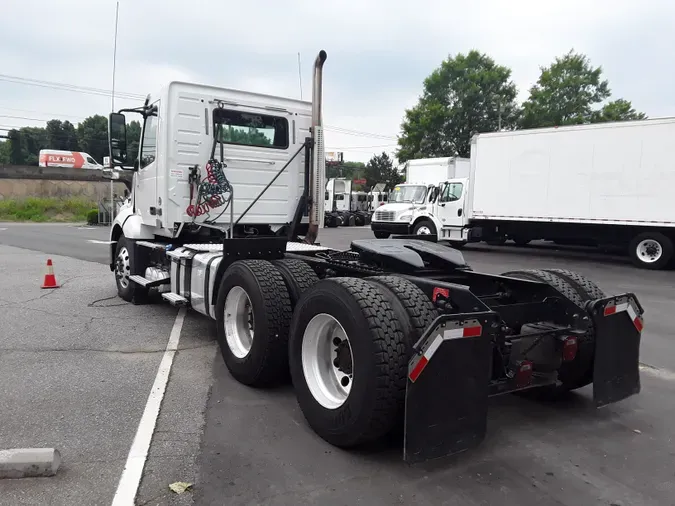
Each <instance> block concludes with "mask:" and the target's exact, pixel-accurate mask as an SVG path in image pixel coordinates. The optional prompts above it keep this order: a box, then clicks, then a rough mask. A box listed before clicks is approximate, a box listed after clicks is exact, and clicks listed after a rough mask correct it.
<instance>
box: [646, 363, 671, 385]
mask: <svg viewBox="0 0 675 506" xmlns="http://www.w3.org/2000/svg"><path fill="white" fill-rule="evenodd" d="M640 371H642V372H646V373H647V374H649V375H650V376H654V377H655V378H661V379H663V380H667V381H675V372H673V371H669V370H668V369H659V368H658V367H654V366H652V365H647V364H640Z"/></svg>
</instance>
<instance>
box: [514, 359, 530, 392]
mask: <svg viewBox="0 0 675 506" xmlns="http://www.w3.org/2000/svg"><path fill="white" fill-rule="evenodd" d="M514 379H515V381H516V386H517V387H518V388H522V387H526V386H527V385H529V384H530V382H531V381H532V362H530V361H529V360H523V361H522V362H519V363H518V365H517V369H516V375H515V377H514Z"/></svg>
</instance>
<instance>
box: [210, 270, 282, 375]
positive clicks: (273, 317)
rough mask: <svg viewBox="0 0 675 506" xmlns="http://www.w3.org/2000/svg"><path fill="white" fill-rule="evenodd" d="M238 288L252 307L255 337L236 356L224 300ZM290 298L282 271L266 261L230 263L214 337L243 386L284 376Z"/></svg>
mask: <svg viewBox="0 0 675 506" xmlns="http://www.w3.org/2000/svg"><path fill="white" fill-rule="evenodd" d="M237 286H238V287H241V288H243V289H244V291H245V292H246V295H247V296H248V300H249V303H250V305H251V309H252V310H253V325H254V337H253V340H252V344H251V347H250V350H249V351H248V353H247V354H246V355H245V356H243V357H237V356H236V355H235V354H234V353H233V352H232V349H231V348H230V346H229V345H228V342H227V336H226V330H225V301H226V299H227V295H228V293H230V291H231V290H232V289H233V288H234V287H237ZM291 315H292V309H291V300H290V296H289V294H288V290H287V289H286V285H285V283H284V279H283V277H282V275H281V273H280V272H279V271H278V270H277V269H276V267H274V265H272V264H271V263H270V262H268V261H266V260H239V261H237V262H234V263H233V264H232V265H230V266H229V267H228V268H227V270H226V271H225V274H224V275H223V279H222V281H221V283H220V289H219V290H218V300H217V302H216V323H217V328H218V331H217V338H218V344H219V345H220V352H221V354H222V355H223V359H224V360H225V365H226V366H227V369H228V370H229V371H230V374H232V376H233V377H234V378H235V379H236V380H237V381H239V382H240V383H243V384H245V385H249V386H256V387H259V386H267V385H271V384H274V383H277V382H280V381H281V380H283V379H285V378H287V373H288V329H289V324H290V320H291Z"/></svg>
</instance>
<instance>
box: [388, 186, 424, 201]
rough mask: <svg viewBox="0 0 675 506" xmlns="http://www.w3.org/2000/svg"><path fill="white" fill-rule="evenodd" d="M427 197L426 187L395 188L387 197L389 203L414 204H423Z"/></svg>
mask: <svg viewBox="0 0 675 506" xmlns="http://www.w3.org/2000/svg"><path fill="white" fill-rule="evenodd" d="M426 196H427V187H426V186H396V187H395V188H394V189H393V190H392V192H391V196H390V197H389V202H393V203H397V202H414V203H415V204H424V200H425V197H426Z"/></svg>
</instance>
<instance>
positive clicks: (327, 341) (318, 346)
mask: <svg viewBox="0 0 675 506" xmlns="http://www.w3.org/2000/svg"><path fill="white" fill-rule="evenodd" d="M353 370H354V367H353V359H352V348H351V344H350V342H349V338H348V337H347V333H346V332H345V329H344V328H343V327H342V325H341V324H340V322H338V321H337V320H336V319H335V318H333V317H332V316H331V315H329V314H325V313H322V314H318V315H316V316H315V317H314V318H312V319H311V320H310V322H309V323H308V324H307V327H306V328H305V332H304V334H303V336H302V371H303V374H304V375H305V381H306V382H307V387H308V388H309V391H310V393H311V394H312V396H313V397H314V399H315V400H316V402H318V403H319V404H321V406H323V407H324V408H326V409H337V408H339V407H340V406H342V405H343V404H344V403H345V401H346V400H347V398H348V397H349V392H350V391H351V388H352V383H353V381H354V373H353Z"/></svg>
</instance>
